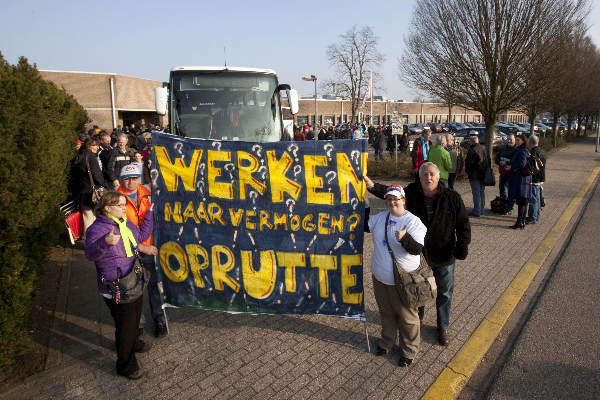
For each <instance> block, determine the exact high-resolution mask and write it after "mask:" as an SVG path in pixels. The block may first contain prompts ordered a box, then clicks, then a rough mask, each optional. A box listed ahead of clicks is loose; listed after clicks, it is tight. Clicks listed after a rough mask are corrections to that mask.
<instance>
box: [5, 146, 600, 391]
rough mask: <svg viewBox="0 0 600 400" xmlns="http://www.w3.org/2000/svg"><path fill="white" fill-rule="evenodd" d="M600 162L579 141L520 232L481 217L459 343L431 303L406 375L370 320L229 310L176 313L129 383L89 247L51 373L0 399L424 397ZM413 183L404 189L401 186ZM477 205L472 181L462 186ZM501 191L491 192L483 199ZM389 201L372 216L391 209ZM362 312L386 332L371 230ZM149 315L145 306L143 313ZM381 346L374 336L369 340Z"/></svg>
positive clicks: (65, 275) (453, 327)
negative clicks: (373, 349)
mask: <svg viewBox="0 0 600 400" xmlns="http://www.w3.org/2000/svg"><path fill="white" fill-rule="evenodd" d="M599 161H600V155H598V154H597V153H594V146H593V144H592V143H591V141H590V142H586V143H573V144H570V145H569V147H568V148H567V149H565V150H562V151H559V152H557V153H554V154H552V155H551V156H550V157H549V160H548V172H547V174H546V176H547V183H546V185H545V188H544V196H545V198H546V204H547V205H546V207H545V208H543V211H542V218H541V222H540V223H538V224H536V225H533V226H528V227H527V228H526V229H525V230H523V231H520V230H519V231H514V230H512V229H509V228H508V227H509V226H510V225H511V224H513V223H514V220H515V218H516V213H514V215H513V216H499V215H497V214H492V213H490V212H489V211H488V212H486V213H485V214H484V215H483V216H482V217H481V218H478V219H472V220H471V225H472V236H473V239H472V243H471V246H470V249H469V257H468V258H467V260H465V261H460V262H458V263H457V269H456V281H455V292H454V301H453V306H452V315H451V321H450V327H449V333H450V345H449V346H448V347H441V346H439V345H437V340H436V330H435V329H436V328H435V310H434V309H433V308H432V307H431V306H430V307H428V309H427V311H426V315H425V325H424V328H423V331H422V336H423V338H422V339H423V340H422V347H421V351H420V353H419V357H418V358H417V360H416V362H415V363H414V364H413V365H412V366H411V367H409V368H398V367H396V366H395V363H394V361H395V360H396V359H397V356H394V357H391V358H386V357H375V356H374V355H372V354H369V353H367V350H366V349H367V346H366V340H365V325H364V324H363V323H360V322H356V321H351V320H345V319H338V318H331V317H323V316H287V315H258V316H254V315H245V314H235V315H233V314H226V313H221V312H216V311H207V310H198V309H176V310H171V317H170V330H171V333H170V334H169V335H168V336H167V337H166V338H164V339H161V340H157V341H155V342H154V347H153V348H152V350H151V351H150V352H148V353H144V354H140V355H139V360H140V364H141V365H142V367H143V368H144V370H145V371H146V376H145V377H144V378H143V379H142V380H140V381H136V382H129V381H127V380H125V379H123V378H120V377H117V376H116V375H115V373H114V362H115V357H116V355H115V353H114V351H113V347H114V343H113V340H114V336H113V335H114V328H113V325H112V319H111V318H110V315H109V313H108V310H107V308H106V306H105V305H104V304H103V301H102V299H101V298H100V297H99V296H98V294H97V290H96V280H95V269H94V266H93V264H92V263H90V262H88V261H87V260H85V257H84V256H83V252H82V250H80V249H75V250H71V249H68V250H66V251H65V252H64V255H63V256H62V259H61V260H58V261H59V262H62V263H63V268H62V277H61V285H60V288H59V294H58V301H57V306H56V310H48V311H49V312H54V313H55V319H54V324H53V329H52V330H51V333H50V335H51V337H50V345H49V356H48V360H47V363H46V364H47V365H46V370H45V371H44V372H42V373H40V374H37V375H35V376H32V377H30V378H28V379H27V380H26V381H25V382H23V383H21V384H19V385H17V386H15V387H13V388H12V389H11V390H9V391H8V392H7V393H4V394H2V395H0V398H2V399H4V398H10V399H30V398H36V399H55V398H61V399H62V398H82V399H83V398H84V399H92V398H100V397H110V398H127V399H130V398H142V397H143V398H173V397H177V398H178V399H185V398H198V397H204V398H206V397H210V398H216V399H221V398H222V399H226V398H235V399H239V398H298V399H305V398H343V399H348V398H351V399H362V398H381V399H383V398H385V399H388V398H392V399H394V398H398V399H400V398H402V399H417V398H420V397H421V396H422V395H423V394H424V393H425V391H426V390H427V388H428V387H429V386H430V385H431V383H432V382H433V381H434V380H435V379H436V377H437V376H438V375H439V374H440V372H441V371H442V369H443V368H444V367H445V366H446V364H447V363H448V361H449V360H451V359H452V357H453V356H454V355H455V353H456V352H457V351H458V350H459V349H460V347H461V346H462V345H463V344H464V342H465V341H466V340H467V338H468V337H469V336H470V335H471V333H472V332H473V331H474V330H475V328H476V327H477V326H478V325H479V323H480V322H481V321H482V319H483V317H484V316H485V314H486V313H487V312H488V311H489V310H490V308H491V307H492V306H493V305H494V303H495V302H496V301H497V299H498V298H499V296H500V294H501V293H502V291H503V290H504V289H505V288H506V287H507V286H508V284H509V283H510V281H511V280H512V279H513V278H514V276H515V274H516V273H517V272H518V271H519V269H520V268H521V266H522V265H523V263H524V262H525V260H527V259H528V258H529V257H530V255H531V254H532V252H533V251H534V249H535V248H536V247H537V246H538V244H539V243H540V242H541V240H542V239H543V238H544V236H545V235H546V234H547V233H548V232H549V230H550V229H551V227H552V226H553V225H554V223H555V222H556V220H557V219H558V217H559V216H560V214H561V213H562V212H563V210H564V209H565V208H566V206H567V204H568V202H569V201H570V200H571V198H572V197H573V196H574V195H575V194H576V193H577V191H578V190H579V189H580V187H581V185H582V184H583V182H584V180H585V178H586V177H587V176H588V174H589V173H590V171H591V170H592V168H593V167H594V166H595V165H596V164H597V163H598V162H599ZM401 183H404V182H401ZM457 189H458V191H459V192H460V193H461V194H462V196H463V200H464V201H465V205H466V206H467V207H470V206H472V198H471V194H470V190H469V189H468V182H466V181H462V182H459V183H458V185H457ZM496 195H497V187H495V188H487V190H486V200H487V204H488V206H489V201H490V200H491V199H492V198H493V197H495V196H496ZM383 206H384V205H383V202H382V201H381V200H377V199H376V200H374V201H373V202H372V207H373V208H374V210H373V211H376V210H377V209H383ZM364 250H365V251H364V254H365V260H364V265H365V268H364V278H365V279H364V282H365V309H366V317H367V321H368V322H367V324H366V325H367V328H368V331H369V334H370V335H372V336H373V337H375V338H377V337H379V334H380V328H379V323H380V320H379V315H378V312H377V305H376V304H375V299H374V296H373V288H372V280H371V273H370V252H371V250H372V241H371V237H370V234H366V235H365V246H364ZM146 311H147V310H146ZM372 339H373V338H372Z"/></svg>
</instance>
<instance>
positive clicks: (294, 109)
mask: <svg viewBox="0 0 600 400" xmlns="http://www.w3.org/2000/svg"><path fill="white" fill-rule="evenodd" d="M286 92H287V98H288V104H289V106H290V112H291V113H292V115H295V114H298V91H296V89H288V90H286Z"/></svg>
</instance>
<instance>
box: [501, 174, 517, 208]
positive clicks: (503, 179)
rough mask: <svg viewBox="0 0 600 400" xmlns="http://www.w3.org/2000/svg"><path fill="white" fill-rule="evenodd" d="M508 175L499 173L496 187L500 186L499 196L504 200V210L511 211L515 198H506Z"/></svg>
mask: <svg viewBox="0 0 600 400" xmlns="http://www.w3.org/2000/svg"><path fill="white" fill-rule="evenodd" d="M509 177H510V175H500V180H499V183H498V187H499V188H500V197H502V200H504V211H506V212H512V210H513V207H514V205H515V199H509V198H508V178H509Z"/></svg>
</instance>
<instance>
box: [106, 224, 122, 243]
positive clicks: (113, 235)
mask: <svg viewBox="0 0 600 400" xmlns="http://www.w3.org/2000/svg"><path fill="white" fill-rule="evenodd" d="M119 239H121V235H119V232H115V227H113V228H112V229H111V230H110V232H108V235H106V238H105V239H104V240H106V244H108V245H109V246H114V245H115V244H117V243H119Z"/></svg>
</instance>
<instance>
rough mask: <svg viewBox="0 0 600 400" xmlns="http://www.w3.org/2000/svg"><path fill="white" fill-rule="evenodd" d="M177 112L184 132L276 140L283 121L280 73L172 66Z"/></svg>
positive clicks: (174, 110)
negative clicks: (175, 67)
mask: <svg viewBox="0 0 600 400" xmlns="http://www.w3.org/2000/svg"><path fill="white" fill-rule="evenodd" d="M171 95H172V99H171V117H172V118H173V122H174V125H175V127H174V128H175V131H174V132H177V133H178V134H180V135H182V136H187V137H197V138H204V139H217V140H243V141H249V142H274V141H278V140H280V139H281V134H282V122H281V115H280V113H281V108H280V104H279V93H278V91H277V79H276V76H275V75H271V74H264V73H253V72H235V71H172V72H171Z"/></svg>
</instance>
